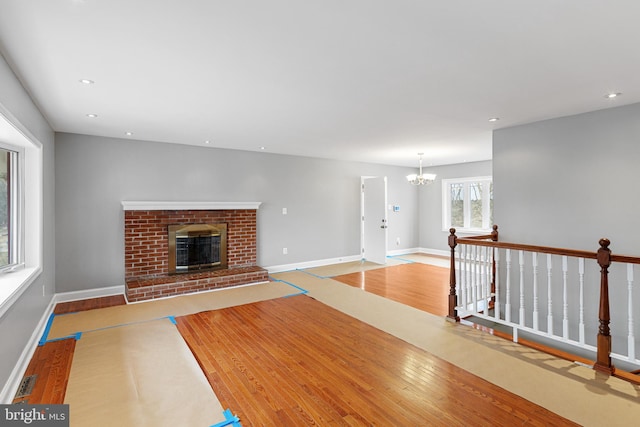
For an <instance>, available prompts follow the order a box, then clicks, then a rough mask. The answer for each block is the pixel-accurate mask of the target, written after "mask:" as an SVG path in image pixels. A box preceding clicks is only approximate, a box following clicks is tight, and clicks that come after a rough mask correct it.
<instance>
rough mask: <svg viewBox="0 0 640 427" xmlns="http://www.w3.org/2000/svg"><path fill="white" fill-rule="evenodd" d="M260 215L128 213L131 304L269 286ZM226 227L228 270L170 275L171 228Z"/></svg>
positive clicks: (127, 264) (247, 211) (241, 212)
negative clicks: (260, 257)
mask: <svg viewBox="0 0 640 427" xmlns="http://www.w3.org/2000/svg"><path fill="white" fill-rule="evenodd" d="M256 217H257V212H256V210H255V209H229V210H125V212H124V223H125V226H124V240H125V251H124V252H125V283H126V294H127V299H128V300H129V301H140V300H146V299H153V298H159V297H165V296H170V295H179V294H184V293H191V292H197V291H202V290H210V289H215V288H223V287H228V286H237V285H242V284H247V283H257V282H265V281H268V273H267V271H266V270H264V269H262V268H260V267H258V266H257V265H256V260H257V251H256ZM204 223H208V224H215V223H226V224H227V262H228V268H227V269H223V270H214V271H210V272H200V273H192V274H176V275H171V276H169V275H168V249H169V240H168V232H167V229H168V226H169V225H170V224H204Z"/></svg>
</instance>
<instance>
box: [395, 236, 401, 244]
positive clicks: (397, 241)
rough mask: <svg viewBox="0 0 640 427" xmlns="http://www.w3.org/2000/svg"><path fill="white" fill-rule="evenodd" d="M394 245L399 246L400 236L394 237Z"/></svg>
mask: <svg viewBox="0 0 640 427" xmlns="http://www.w3.org/2000/svg"><path fill="white" fill-rule="evenodd" d="M396 246H400V238H399V237H396Z"/></svg>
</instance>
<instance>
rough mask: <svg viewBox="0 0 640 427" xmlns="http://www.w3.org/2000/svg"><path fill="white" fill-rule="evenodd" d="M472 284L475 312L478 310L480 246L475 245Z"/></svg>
mask: <svg viewBox="0 0 640 427" xmlns="http://www.w3.org/2000/svg"><path fill="white" fill-rule="evenodd" d="M471 278H472V281H473V283H472V285H471V292H472V300H471V301H472V302H473V312H474V313H477V312H478V247H477V246H473V274H472V275H471Z"/></svg>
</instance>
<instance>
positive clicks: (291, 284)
mask: <svg viewBox="0 0 640 427" xmlns="http://www.w3.org/2000/svg"><path fill="white" fill-rule="evenodd" d="M272 280H273V281H274V282H280V283H284V284H285V285H289V286H291V287H293V288H296V289H298V290H299V291H300V292H298V293H295V294H289V295H285V296H283V297H282V298H288V297H294V296H296V295H303V294H308V293H309V291H308V290H306V289H303V288H301V287H300V286H296V285H294V284H293V283H289V282H287V281H285V280H279V279H273V278H272Z"/></svg>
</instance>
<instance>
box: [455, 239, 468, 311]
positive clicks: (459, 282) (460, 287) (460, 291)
mask: <svg viewBox="0 0 640 427" xmlns="http://www.w3.org/2000/svg"><path fill="white" fill-rule="evenodd" d="M465 248H466V245H458V250H457V253H458V270H457V274H456V295H457V296H458V307H464V296H465V295H464V294H465V293H464V253H465Z"/></svg>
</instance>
